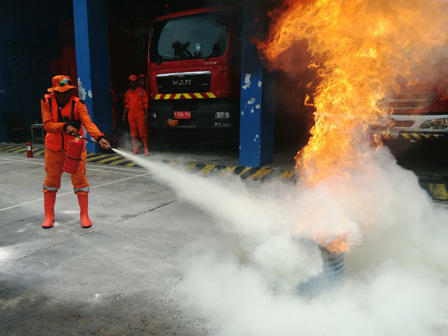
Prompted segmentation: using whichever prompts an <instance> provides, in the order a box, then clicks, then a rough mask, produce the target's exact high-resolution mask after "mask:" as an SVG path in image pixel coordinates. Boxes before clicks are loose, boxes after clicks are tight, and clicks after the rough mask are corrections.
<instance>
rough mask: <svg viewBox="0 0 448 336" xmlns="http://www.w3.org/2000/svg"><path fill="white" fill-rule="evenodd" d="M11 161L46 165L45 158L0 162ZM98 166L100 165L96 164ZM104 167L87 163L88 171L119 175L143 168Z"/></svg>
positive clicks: (139, 170) (138, 171) (138, 172)
mask: <svg viewBox="0 0 448 336" xmlns="http://www.w3.org/2000/svg"><path fill="white" fill-rule="evenodd" d="M36 161H40V162H36ZM10 162H24V163H31V164H35V165H40V166H45V163H44V160H43V159H36V158H34V159H22V160H8V161H7V162H0V164H2V163H10ZM95 167H98V166H95ZM102 168H103V169H97V168H92V166H91V165H90V164H88V165H87V172H89V171H99V172H103V173H112V174H118V175H127V176H136V174H141V170H142V169H138V170H136V169H128V168H119V167H117V168H115V170H111V169H104V168H105V167H102ZM123 170H126V171H133V172H134V173H136V174H130V173H126V172H123Z"/></svg>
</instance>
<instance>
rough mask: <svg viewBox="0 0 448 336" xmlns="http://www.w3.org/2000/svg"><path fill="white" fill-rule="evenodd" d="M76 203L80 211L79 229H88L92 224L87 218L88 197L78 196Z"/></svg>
mask: <svg viewBox="0 0 448 336" xmlns="http://www.w3.org/2000/svg"><path fill="white" fill-rule="evenodd" d="M78 203H79V208H80V209H81V213H80V218H81V227H82V228H83V229H88V228H89V227H91V226H92V222H91V221H90V218H89V210H88V208H89V196H88V195H80V194H78Z"/></svg>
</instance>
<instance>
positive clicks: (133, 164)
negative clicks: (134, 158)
mask: <svg viewBox="0 0 448 336" xmlns="http://www.w3.org/2000/svg"><path fill="white" fill-rule="evenodd" d="M135 165H136V163H135V162H131V163H128V164H127V165H126V167H134V166H135Z"/></svg>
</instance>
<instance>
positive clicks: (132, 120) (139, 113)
mask: <svg viewBox="0 0 448 336" xmlns="http://www.w3.org/2000/svg"><path fill="white" fill-rule="evenodd" d="M137 80H138V78H137V76H136V75H130V76H129V85H130V87H131V88H130V89H129V90H128V91H127V92H126V96H125V105H124V114H123V122H125V121H126V115H127V114H128V113H129V115H128V121H129V128H130V130H131V136H132V146H133V150H132V154H137V153H138V152H139V149H138V138H139V137H140V139H141V140H142V142H143V146H144V148H145V155H150V154H149V150H148V131H147V122H148V94H147V93H146V91H145V90H144V89H142V88H141V87H138V85H137Z"/></svg>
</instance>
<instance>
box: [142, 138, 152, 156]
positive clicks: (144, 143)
mask: <svg viewBox="0 0 448 336" xmlns="http://www.w3.org/2000/svg"><path fill="white" fill-rule="evenodd" d="M142 142H143V147H145V155H146V156H150V155H151V154H149V149H148V140H146V139H145V140H142Z"/></svg>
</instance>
